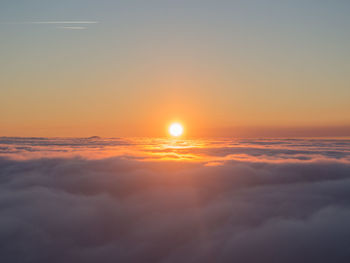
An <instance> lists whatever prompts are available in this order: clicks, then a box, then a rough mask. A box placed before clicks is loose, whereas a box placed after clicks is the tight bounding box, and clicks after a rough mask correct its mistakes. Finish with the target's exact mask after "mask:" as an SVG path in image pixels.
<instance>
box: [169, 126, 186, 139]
mask: <svg viewBox="0 0 350 263" xmlns="http://www.w3.org/2000/svg"><path fill="white" fill-rule="evenodd" d="M183 130H184V129H183V127H182V125H181V124H180V123H173V124H171V125H170V127H169V133H170V134H171V135H172V136H175V137H178V136H180V135H182V133H183Z"/></svg>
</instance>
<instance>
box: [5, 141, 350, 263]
mask: <svg viewBox="0 0 350 263" xmlns="http://www.w3.org/2000/svg"><path fill="white" fill-rule="evenodd" d="M349 143H350V142H349V141H346V140H341V141H340V140H327V141H326V140H317V141H315V140H244V141H242V140H240V141H235V140H218V141H181V142H180V141H179V142H176V143H172V142H169V141H166V140H131V139H130V140H125V139H101V138H87V139H47V138H39V139H38V138H32V139H30V138H29V139H24V138H0V153H1V156H2V157H0V207H1V208H0V244H1V245H0V261H1V262H39V263H40V262H166V263H168V262H169V263H170V262H287V263H288V262H318V263H319V262H348V259H349V258H350V251H349V250H348V243H349V242H350V227H349V222H350V192H349V189H350V161H349ZM91 156H93V157H92V158H88V157H91Z"/></svg>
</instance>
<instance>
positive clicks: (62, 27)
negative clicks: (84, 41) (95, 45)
mask: <svg viewBox="0 0 350 263" xmlns="http://www.w3.org/2000/svg"><path fill="white" fill-rule="evenodd" d="M57 28H59V29H71V30H82V29H87V27H83V26H58V27H57Z"/></svg>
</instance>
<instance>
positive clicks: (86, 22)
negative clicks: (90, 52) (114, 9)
mask: <svg viewBox="0 0 350 263" xmlns="http://www.w3.org/2000/svg"><path fill="white" fill-rule="evenodd" d="M98 23H99V22H98V21H34V22H13V23H3V24H12V25H52V24H54V25H59V24H98Z"/></svg>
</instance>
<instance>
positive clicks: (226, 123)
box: [0, 0, 350, 137]
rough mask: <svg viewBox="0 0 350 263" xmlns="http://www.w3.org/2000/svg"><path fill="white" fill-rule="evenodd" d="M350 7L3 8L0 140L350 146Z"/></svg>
mask: <svg viewBox="0 0 350 263" xmlns="http://www.w3.org/2000/svg"><path fill="white" fill-rule="evenodd" d="M349 10H350V2H349V1H342V0H337V1H299V0H296V1H272V0H266V1H257V0H255V1H254V0H252V1H191V0H189V1H181V0H180V1H152V0H150V1H112V0H110V1H108V0H100V1H96V0H62V1H51V0H50V1H49V0H45V1H44V0H42V1H39V0H29V1H28V0H22V1H19V0H15V1H14V0H11V1H10V0H2V1H1V3H0V35H1V43H0V57H1V59H0V75H1V78H0V122H1V125H0V136H73V137H76V136H92V135H99V136H110V137H114V136H164V135H165V134H166V127H167V125H169V123H171V122H172V121H179V122H182V123H183V124H184V126H185V130H186V134H187V135H188V136H193V137H196V136H235V135H237V136H242V135H246V134H249V136H253V137H254V136H259V135H261V136H265V135H266V136H274V137H278V136H282V137H283V136H287V137H288V136H291V137H292V136H310V137H312V136H313V135H316V136H349V135H350V128H349V127H350V106H349V98H350V87H349V78H348V76H349V74H350V63H349V62H350V53H349V48H348V47H349V46H350V32H349V30H348V29H349V27H350V16H349V15H348V14H349Z"/></svg>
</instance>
